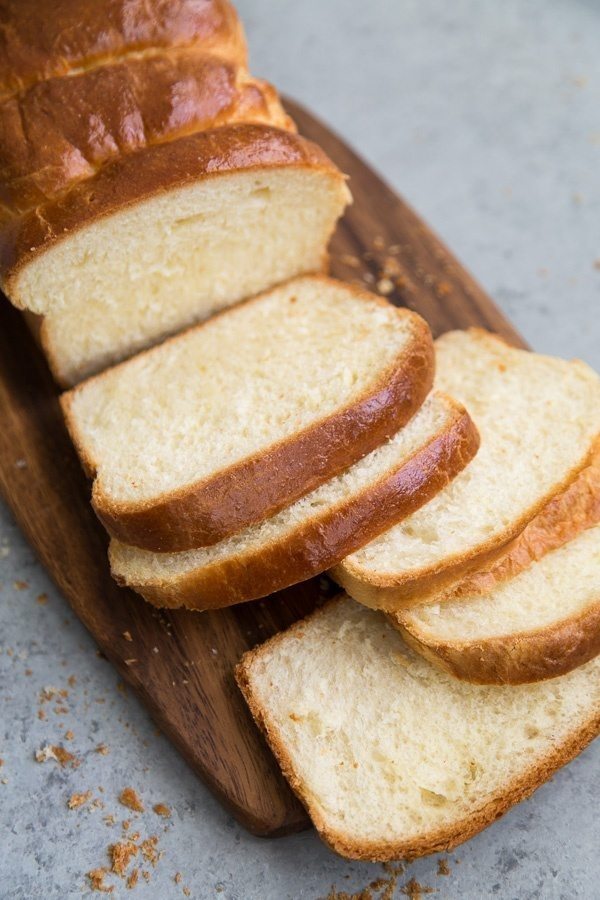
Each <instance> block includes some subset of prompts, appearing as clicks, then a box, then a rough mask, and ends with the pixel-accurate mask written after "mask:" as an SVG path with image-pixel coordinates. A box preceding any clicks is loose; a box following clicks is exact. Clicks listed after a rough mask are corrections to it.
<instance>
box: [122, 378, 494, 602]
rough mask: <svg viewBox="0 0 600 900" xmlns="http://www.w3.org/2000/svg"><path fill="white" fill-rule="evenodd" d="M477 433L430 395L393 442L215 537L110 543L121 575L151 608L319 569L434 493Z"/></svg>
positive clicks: (239, 595)
mask: <svg viewBox="0 0 600 900" xmlns="http://www.w3.org/2000/svg"><path fill="white" fill-rule="evenodd" d="M478 442H479V438H478V435H477V432H476V430H475V427H474V426H473V423H472V422H471V420H470V419H469V416H468V414H467V413H466V412H465V410H464V409H463V408H462V407H461V406H460V405H458V404H457V403H456V402H455V401H453V400H451V399H450V398H448V397H445V396H443V395H438V394H432V395H430V397H428V399H427V400H426V401H425V403H424V404H423V406H422V407H421V409H420V410H419V411H418V412H417V414H416V415H415V416H414V417H413V418H412V419H411V421H410V422H409V423H408V425H406V426H405V427H404V428H402V429H401V430H400V431H398V432H397V433H396V434H395V435H394V436H393V437H392V439H391V440H390V441H388V442H387V443H384V444H383V445H382V446H380V447H378V448H377V449H376V450H374V451H373V452H372V453H370V454H369V455H368V456H365V457H363V459H361V460H360V461H359V462H357V463H355V464H354V466H352V467H351V468H349V469H347V470H346V471H345V472H343V473H342V474H341V475H338V476H336V477H335V478H334V479H332V480H330V481H328V482H327V483H326V484H323V485H322V486H321V487H319V488H317V489H316V490H315V491H313V492H312V493H310V494H308V495H307V496H305V497H303V498H302V499H300V500H298V501H297V502H296V503H294V504H292V505H291V506H289V507H287V508H286V509H284V510H282V511H281V512H280V513H278V514H277V515H275V516H273V517H271V518H268V519H264V520H263V521H262V522H260V523H259V524H257V525H254V526H252V527H250V528H248V529H246V530H245V531H242V532H240V533H239V534H236V535H234V536H233V537H230V538H228V539H226V540H224V541H222V542H221V543H219V544H216V545H214V546H212V547H208V548H205V549H201V550H193V551H189V552H187V553H174V554H167V553H158V554H157V553H149V552H148V551H145V550H138V549H135V548H132V547H129V546H127V545H125V544H122V543H119V542H118V541H112V542H111V546H110V563H111V568H112V572H113V575H114V576H115V578H116V579H117V581H119V582H121V583H122V584H125V585H128V586H129V587H132V588H134V590H136V591H138V592H139V593H140V594H142V595H143V596H144V597H145V598H146V599H147V600H149V601H150V602H151V603H154V604H156V605H157V606H171V607H176V606H187V607H189V608H191V609H200V610H201V609H214V608H217V607H222V606H228V605H231V604H233V603H241V602H243V601H245V600H253V599H255V598H257V597H263V596H266V595H267V594H270V593H273V592H274V591H276V590H280V589H281V588H285V587H288V586H289V585H291V584H294V583H296V582H298V581H302V580H304V579H306V578H310V577H311V576H313V575H317V574H319V573H320V572H322V571H324V569H326V568H328V567H329V566H331V565H333V564H334V563H335V562H336V561H338V560H340V559H342V557H343V556H345V555H346V554H347V553H348V552H350V549H351V548H352V549H353V548H355V547H358V546H360V545H361V544H362V543H364V542H365V541H367V540H370V539H371V537H373V536H374V535H376V534H378V533H379V532H380V531H382V530H383V529H385V528H387V527H389V525H390V523H391V522H395V521H398V519H401V518H402V517H403V516H405V515H407V514H409V513H410V512H412V511H413V510H414V509H416V508H417V507H418V506H420V505H421V504H422V503H424V502H426V501H427V500H428V499H429V498H430V497H432V496H433V495H434V494H435V493H436V492H437V491H438V490H440V488H442V487H443V486H444V485H446V484H447V483H448V481H449V480H451V479H452V478H453V477H454V476H455V475H456V474H457V473H458V472H459V471H461V469H462V468H464V466H465V465H466V464H467V463H468V462H469V460H470V459H471V458H472V456H473V454H474V453H475V452H476V450H477V446H478Z"/></svg>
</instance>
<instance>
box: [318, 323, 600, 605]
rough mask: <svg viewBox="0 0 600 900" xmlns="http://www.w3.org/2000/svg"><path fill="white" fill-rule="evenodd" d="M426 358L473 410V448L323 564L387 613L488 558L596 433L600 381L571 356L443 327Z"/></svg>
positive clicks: (444, 586)
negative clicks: (390, 524)
mask: <svg viewBox="0 0 600 900" xmlns="http://www.w3.org/2000/svg"><path fill="white" fill-rule="evenodd" d="M436 358H437V370H436V371H437V374H436V384H437V386H438V387H439V388H440V389H442V390H447V391H448V392H450V393H452V395H453V396H456V397H457V398H458V399H459V400H460V401H461V402H462V403H464V404H465V406H466V408H467V409H468V410H469V412H470V413H471V415H472V416H473V419H474V421H475V423H476V425H477V428H478V429H479V431H480V434H481V448H480V451H479V453H478V454H477V457H476V458H475V460H474V461H473V463H472V464H471V465H470V466H469V467H468V468H467V469H466V470H465V471H464V472H463V473H462V474H461V476H460V477H459V478H457V479H456V480H455V481H454V482H453V483H452V484H451V485H449V486H448V487H447V488H446V489H445V490H444V491H442V492H440V494H438V495H437V496H436V497H435V498H434V500H433V501H432V502H431V503H429V504H427V505H426V506H424V507H423V508H422V509H420V510H419V511H418V512H417V513H416V514H415V515H413V516H410V517H409V518H407V519H405V520H404V521H403V522H402V523H401V524H399V525H398V526H396V527H394V528H392V529H390V530H389V531H387V532H385V533H384V534H382V535H380V537H379V538H377V539H376V540H375V541H373V542H371V543H370V544H368V545H367V546H365V547H363V548H362V549H361V550H359V551H358V552H356V553H354V554H352V555H351V556H350V557H348V558H347V559H345V560H344V562H343V563H342V564H341V565H340V566H338V567H337V568H336V569H335V571H334V572H333V577H334V578H335V579H336V581H338V582H339V583H340V584H341V585H343V586H344V587H345V588H346V590H347V591H348V592H349V593H350V594H351V595H352V596H353V597H354V598H355V599H357V600H360V601H361V602H363V603H366V604H367V605H371V606H375V607H380V608H382V609H387V610H389V611H390V612H393V611H395V610H397V609H401V608H403V607H405V606H406V605H409V604H412V603H420V602H424V601H427V600H430V599H434V598H437V597H442V596H444V595H445V594H447V593H449V592H451V590H452V589H453V588H454V587H455V586H456V584H457V582H458V581H459V580H460V579H462V578H463V577H464V576H465V575H466V574H468V573H470V572H473V571H476V570H478V569H481V568H482V567H485V566H487V565H489V564H490V563H491V562H493V560H494V559H495V558H496V557H497V556H498V555H499V554H500V553H502V551H503V548H504V547H506V545H507V544H508V543H509V541H511V540H512V539H514V538H515V537H516V536H517V535H518V534H519V533H520V532H521V531H522V530H523V528H524V527H525V526H526V525H527V523H528V522H530V521H531V519H533V518H534V517H535V516H536V515H537V513H538V512H539V511H540V510H541V509H542V508H543V506H544V505H545V504H546V503H547V502H548V501H549V500H550V499H551V498H552V497H554V496H556V495H557V494H559V493H560V492H561V491H563V490H564V489H565V488H566V487H568V486H569V484H570V483H571V482H572V481H573V479H574V478H575V477H576V476H577V474H578V473H579V472H580V471H581V469H582V468H583V467H584V466H585V465H586V463H587V462H588V461H589V459H590V456H591V453H592V452H593V448H594V444H595V441H596V439H597V436H598V434H599V433H600V379H598V376H597V375H596V374H595V373H594V372H593V371H592V370H591V369H589V368H588V367H587V366H586V365H584V364H583V363H581V362H577V361H576V362H564V361H562V360H559V359H553V358H550V357H545V356H540V355H538V354H534V353H528V352H526V351H523V350H515V349H513V348H511V347H508V346H507V345H506V344H504V343H503V342H502V341H501V340H499V339H498V338H496V337H494V336H492V335H490V334H487V333H485V332H483V331H478V330H471V331H467V332H452V333H450V334H447V335H444V336H443V337H442V338H440V339H439V340H438V341H437V342H436Z"/></svg>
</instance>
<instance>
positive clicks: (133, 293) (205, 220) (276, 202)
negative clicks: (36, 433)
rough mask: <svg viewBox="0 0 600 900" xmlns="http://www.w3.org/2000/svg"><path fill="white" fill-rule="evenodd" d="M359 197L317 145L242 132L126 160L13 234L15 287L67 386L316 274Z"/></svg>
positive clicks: (10, 276)
mask: <svg viewBox="0 0 600 900" xmlns="http://www.w3.org/2000/svg"><path fill="white" fill-rule="evenodd" d="M348 199H349V193H348V190H347V188H346V185H345V183H344V179H343V177H342V176H341V174H340V173H339V172H338V171H337V169H335V168H334V167H333V165H332V164H331V163H329V161H328V160H327V158H326V157H325V156H324V155H323V154H321V153H320V151H319V150H318V149H317V148H316V147H315V146H314V145H312V144H310V143H309V142H307V141H304V140H303V139H302V138H300V137H299V136H297V135H295V134H292V133H288V132H285V131H281V130H279V129H277V128H272V127H270V126H266V125H247V124H243V125H231V126H229V127H225V128H220V129H213V130H211V131H206V132H201V133H199V134H194V135H191V136H190V137H185V138H179V139H178V140H176V141H173V142H171V143H166V144H158V145H156V146H153V147H149V148H148V149H146V150H144V151H143V152H142V153H141V154H130V155H126V156H123V157H120V158H118V159H116V160H115V161H114V162H112V163H111V164H110V165H107V166H105V167H103V168H102V169H100V171H99V172H98V174H97V175H95V176H94V177H93V178H90V179H87V180H84V181H81V182H79V183H77V184H75V185H74V187H73V188H72V189H71V190H70V191H68V192H67V193H66V194H65V195H64V196H61V197H60V198H59V199H56V200H51V201H48V203H46V204H43V205H42V207H40V208H39V209H38V210H37V212H36V213H35V214H34V213H25V214H23V215H22V216H20V217H18V218H16V219H13V220H10V222H9V223H7V224H6V225H5V227H4V234H5V240H4V244H3V265H2V270H3V273H4V282H3V284H4V289H5V291H6V293H7V294H8V295H9V297H10V299H11V300H12V302H13V303H15V304H16V305H17V306H20V307H21V308H23V309H28V310H30V311H31V312H34V313H36V314H43V315H44V316H45V318H44V320H43V322H42V327H41V339H42V345H43V346H44V349H45V350H46V353H47V356H48V359H49V362H50V365H51V368H52V370H53V372H54V374H55V376H56V377H57V379H58V380H59V381H60V382H61V383H63V384H65V385H70V384H74V383H75V382H77V381H79V380H80V379H81V378H83V377H85V376H87V375H89V374H91V373H94V372H96V371H98V370H100V369H101V368H104V367H105V366H106V365H108V364H110V363H113V362H115V361H118V360H120V359H122V358H124V357H125V356H128V355H131V354H132V353H134V352H135V351H137V350H139V349H140V348H143V347H146V346H148V345H149V344H151V343H154V342H156V341H158V340H160V339H161V338H163V337H165V336H166V335H168V334H171V333H173V332H176V331H178V330H180V329H181V328H182V327H184V326H186V325H189V324H191V323H193V322H197V321H200V320H202V319H204V318H206V317H207V316H209V315H210V314H212V313H214V312H215V311H217V310H220V309H223V308H224V307H227V306H229V305H231V304H233V303H235V302H237V301H239V300H241V299H243V298H245V297H248V296H250V295H252V294H255V293H257V292H259V291H261V290H264V289H265V288H269V287H271V286H272V285H274V284H276V283H278V282H281V281H283V280H285V279H287V278H291V277H293V276H296V275H299V274H304V273H306V272H310V271H319V270H321V269H322V268H323V266H324V265H325V262H326V255H325V253H326V246H327V243H328V241H329V238H330V236H331V233H332V231H333V228H334V226H335V223H336V221H337V219H338V217H339V216H340V215H341V213H342V211H343V209H344V206H345V205H346V203H347V202H348Z"/></svg>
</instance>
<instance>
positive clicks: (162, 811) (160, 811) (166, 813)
mask: <svg viewBox="0 0 600 900" xmlns="http://www.w3.org/2000/svg"><path fill="white" fill-rule="evenodd" d="M153 809H154V812H155V813H156V815H157V816H162V817H163V818H164V819H170V818H171V810H170V809H169V807H168V806H167V805H166V804H165V803H155V804H154V807H153Z"/></svg>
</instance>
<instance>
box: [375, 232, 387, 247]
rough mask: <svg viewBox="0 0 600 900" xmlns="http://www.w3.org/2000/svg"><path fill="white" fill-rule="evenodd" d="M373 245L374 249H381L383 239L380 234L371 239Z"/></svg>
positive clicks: (383, 244) (383, 242)
mask: <svg viewBox="0 0 600 900" xmlns="http://www.w3.org/2000/svg"><path fill="white" fill-rule="evenodd" d="M373 246H374V247H375V249H376V250H383V248H384V247H385V241H384V239H383V238H382V237H381V235H380V234H378V235H377V237H376V238H375V239H374V240H373Z"/></svg>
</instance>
